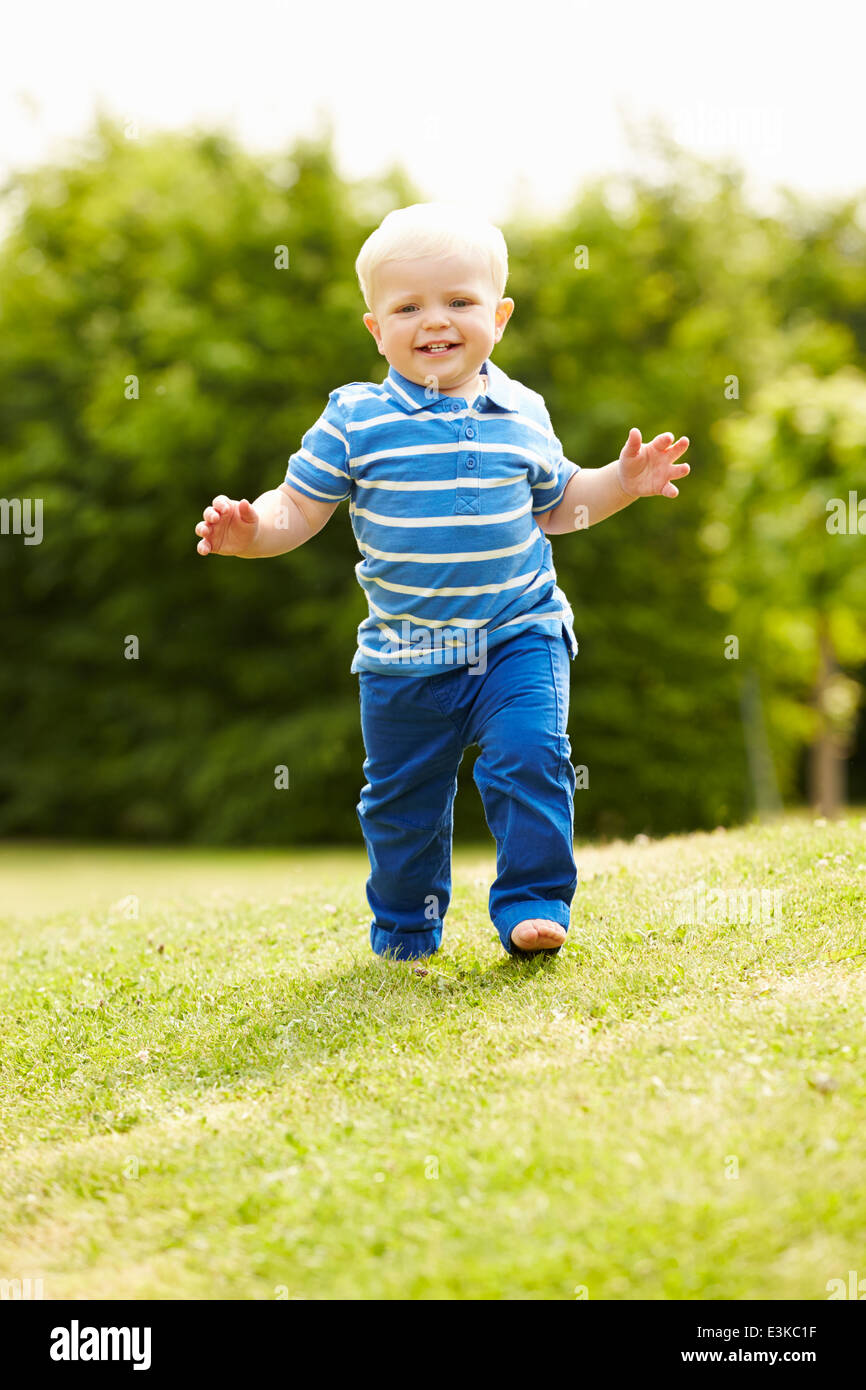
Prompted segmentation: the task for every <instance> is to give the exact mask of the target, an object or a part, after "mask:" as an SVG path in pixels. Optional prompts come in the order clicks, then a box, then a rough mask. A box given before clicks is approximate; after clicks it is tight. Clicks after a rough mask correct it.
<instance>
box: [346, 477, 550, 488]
mask: <svg viewBox="0 0 866 1390" xmlns="http://www.w3.org/2000/svg"><path fill="white" fill-rule="evenodd" d="M525 481H526V474H525V473H523V472H521V473H513V474H512V475H511V477H510V478H465V479H462V478H460V479H453V478H445V479H438V480H436V481H435V482H429V483H392V482H381V483H373V482H369V483H368V482H364V481H363V480H362V479H361V478H356V479H355V485H356V486H357V487H380V488H384V490H385V491H386V492H426V491H428V490H429V491H430V492H446V491H448V489H449V488H450V489H454V488H458V487H465V486H466V484H467V483H471V484H472V486H473V488H476V487H513V486H514V484H515V483H524V482H525ZM544 486H545V487H552V486H553V484H552V483H545V484H544Z"/></svg>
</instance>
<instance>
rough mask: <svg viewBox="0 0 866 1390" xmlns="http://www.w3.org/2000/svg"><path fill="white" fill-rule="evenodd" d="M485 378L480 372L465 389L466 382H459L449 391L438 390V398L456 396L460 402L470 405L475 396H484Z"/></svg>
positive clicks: (485, 388)
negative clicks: (466, 402)
mask: <svg viewBox="0 0 866 1390" xmlns="http://www.w3.org/2000/svg"><path fill="white" fill-rule="evenodd" d="M486 391H487V376H486V374H484V373H482V372H476V373H475V377H474V379H473V381H472V384H471V386H470V387H469V388H468V389H467V387H466V382H460V383H458V385H457V386H455V387H453V388H452V389H451V390H445V389H444V388H443V389H442V390H440V392H439V394H440V396H457V397H459V398H460V399H461V400H464V401H468V402H469V404H470V405H471V404H472V402H473V401H474V400H475V397H476V396H481V395H484V394H486Z"/></svg>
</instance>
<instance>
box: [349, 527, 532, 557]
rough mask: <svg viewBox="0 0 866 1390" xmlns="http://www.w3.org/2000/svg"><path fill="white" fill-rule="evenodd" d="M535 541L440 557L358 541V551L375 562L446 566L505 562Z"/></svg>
mask: <svg viewBox="0 0 866 1390" xmlns="http://www.w3.org/2000/svg"><path fill="white" fill-rule="evenodd" d="M539 534H541V535H543V534H544V533H543V532H540V533H539ZM535 541H536V537H535V536H531V535H530V536H527V537H526V540H525V541H521V542H520V544H519V545H507V546H503V547H502V549H501V550H453V551H446V552H445V553H444V554H438V555H431V554H430V553H429V552H428V553H425V554H424V555H419V554H418V553H417V552H412V551H407V552H406V553H405V554H401V553H400V551H398V550H396V551H395V550H376V549H375V547H374V546H372V545H367V544H366V542H364V543H363V544H362V543H361V541H358V549H359V550H360V552H361V554H362V555H369V556H370V557H371V558H372V559H374V560H406V561H408V562H409V563H410V564H413V565H445V564H452V563H456V561H458V560H461V561H462V560H504V559H505V557H506V556H507V555H519V554H520V552H521V550H528V549H529V547H530V546H531V545H535Z"/></svg>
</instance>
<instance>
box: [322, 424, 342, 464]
mask: <svg viewBox="0 0 866 1390" xmlns="http://www.w3.org/2000/svg"><path fill="white" fill-rule="evenodd" d="M318 427H319V429H321V430H324V431H325V433H326V434H332V435H333V436H334V438H335V439H339V441H340V443H341V444H342V446H343V448H344V449H345V450H346V458H347V459H348V457H349V441H348V439H347V438H346V436H345V435H344V434H343V431H342V430H338V429H337V427H336V425H332V424H331V422H330V420H319V422H318Z"/></svg>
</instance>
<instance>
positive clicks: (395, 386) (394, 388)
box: [382, 376, 415, 410]
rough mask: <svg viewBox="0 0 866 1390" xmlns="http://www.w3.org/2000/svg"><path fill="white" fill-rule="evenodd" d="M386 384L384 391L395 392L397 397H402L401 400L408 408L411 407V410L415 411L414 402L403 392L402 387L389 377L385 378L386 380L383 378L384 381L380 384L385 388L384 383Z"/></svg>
mask: <svg viewBox="0 0 866 1390" xmlns="http://www.w3.org/2000/svg"><path fill="white" fill-rule="evenodd" d="M386 382H387V387H386V390H388V391H396V392H397V395H398V396H402V398H403V400H404V401H405V402H406V404H407V405H408V406H411V408H412V409H413V410H414V409H415V402H414V400H413V399H412V397H411V396H410V395H409V394H408V392H407V391H404V390H403V387H402V386H400V385H398V383H397V382H396V381H395V380H394V378H393V377H390V376H389V377H386V378H385V381H383V382H382V385H383V386H385V383H386Z"/></svg>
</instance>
